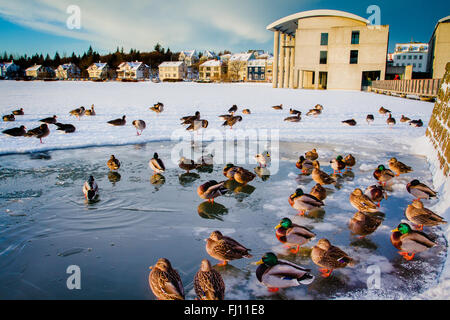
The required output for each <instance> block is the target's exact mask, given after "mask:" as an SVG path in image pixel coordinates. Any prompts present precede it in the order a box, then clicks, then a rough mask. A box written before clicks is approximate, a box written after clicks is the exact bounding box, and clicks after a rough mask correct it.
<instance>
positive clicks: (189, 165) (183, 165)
mask: <svg viewBox="0 0 450 320" xmlns="http://www.w3.org/2000/svg"><path fill="white" fill-rule="evenodd" d="M197 166H198V165H197V164H196V163H195V162H194V160H191V159H186V158H185V157H181V159H180V161H179V162H178V167H180V169H183V170H186V171H187V173H189V171H192V170H194V169H197Z"/></svg>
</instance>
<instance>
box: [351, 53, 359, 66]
mask: <svg viewBox="0 0 450 320" xmlns="http://www.w3.org/2000/svg"><path fill="white" fill-rule="evenodd" d="M357 63H358V50H350V64H357Z"/></svg>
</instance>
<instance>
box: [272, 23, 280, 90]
mask: <svg viewBox="0 0 450 320" xmlns="http://www.w3.org/2000/svg"><path fill="white" fill-rule="evenodd" d="M279 59H280V31H275V32H274V35H273V66H272V86H273V87H274V88H278V61H279Z"/></svg>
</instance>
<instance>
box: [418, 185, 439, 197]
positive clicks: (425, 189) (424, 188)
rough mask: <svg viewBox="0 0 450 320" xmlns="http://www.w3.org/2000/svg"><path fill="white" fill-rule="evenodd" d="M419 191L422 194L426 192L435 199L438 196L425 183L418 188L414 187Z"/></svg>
mask: <svg viewBox="0 0 450 320" xmlns="http://www.w3.org/2000/svg"><path fill="white" fill-rule="evenodd" d="M414 188H415V189H417V190H420V191H422V192H425V193H426V194H428V195H430V196H431V197H435V196H436V194H437V193H436V192H435V191H433V190H431V188H430V187H428V186H427V185H425V184H423V183H419V184H418V185H417V186H415V187H414Z"/></svg>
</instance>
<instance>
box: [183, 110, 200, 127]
mask: <svg viewBox="0 0 450 320" xmlns="http://www.w3.org/2000/svg"><path fill="white" fill-rule="evenodd" d="M180 120H181V124H191V123H192V122H193V121H195V120H197V121H198V120H200V111H195V114H194V115H193V116H185V117H182V118H181V119H180Z"/></svg>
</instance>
